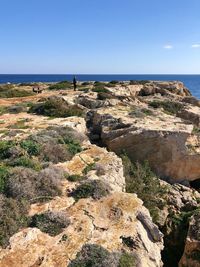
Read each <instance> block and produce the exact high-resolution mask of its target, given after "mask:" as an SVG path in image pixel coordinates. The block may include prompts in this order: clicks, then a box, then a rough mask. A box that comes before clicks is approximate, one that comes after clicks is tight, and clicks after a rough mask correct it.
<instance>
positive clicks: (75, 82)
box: [73, 76, 77, 91]
mask: <svg viewBox="0 0 200 267" xmlns="http://www.w3.org/2000/svg"><path fill="white" fill-rule="evenodd" d="M76 84H77V80H76V76H74V79H73V85H74V91H76Z"/></svg>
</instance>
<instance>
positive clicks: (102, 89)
mask: <svg viewBox="0 0 200 267" xmlns="http://www.w3.org/2000/svg"><path fill="white" fill-rule="evenodd" d="M93 92H96V93H109V90H108V89H106V88H105V87H104V86H96V87H94V88H93Z"/></svg>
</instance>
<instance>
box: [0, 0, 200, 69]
mask: <svg viewBox="0 0 200 267" xmlns="http://www.w3.org/2000/svg"><path fill="white" fill-rule="evenodd" d="M0 73H36V74H37V73H47V74H48V73H50V74H51V73H55V74H57V73H63V74H64V73H83V74H84V73H112V74H114V73H116V74H118V73H121V74H123V73H127V74H137V73H149V74H151V73H155V74H158V73H174V74H176V73H177V74H178V73H183V74H184V73H200V0H0Z"/></svg>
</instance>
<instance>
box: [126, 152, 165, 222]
mask: <svg viewBox="0 0 200 267" xmlns="http://www.w3.org/2000/svg"><path fill="white" fill-rule="evenodd" d="M122 160H123V165H124V174H125V178H126V191H127V192H128V193H136V194H137V195H138V197H139V198H141V199H142V200H143V202H144V205H145V206H146V208H148V209H149V211H150V213H151V216H152V218H153V221H154V222H156V221H157V219H158V210H159V209H162V208H163V206H164V204H165V201H164V199H165V197H166V194H167V188H166V187H164V186H161V185H160V181H159V178H158V177H157V176H156V175H155V174H154V173H153V172H152V171H151V169H150V167H149V164H148V163H147V162H144V163H143V164H140V163H139V162H136V163H132V162H131V161H130V159H129V158H128V156H127V155H122Z"/></svg>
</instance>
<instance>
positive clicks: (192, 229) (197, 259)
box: [179, 212, 200, 267]
mask: <svg viewBox="0 0 200 267" xmlns="http://www.w3.org/2000/svg"><path fill="white" fill-rule="evenodd" d="M184 266H190V267H199V266H200V213H199V212H197V213H196V214H195V215H193V216H192V218H191V219H190V225H189V230H188V235H187V238H186V244H185V250H184V253H183V256H182V258H181V260H180V262H179V267H184Z"/></svg>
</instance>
